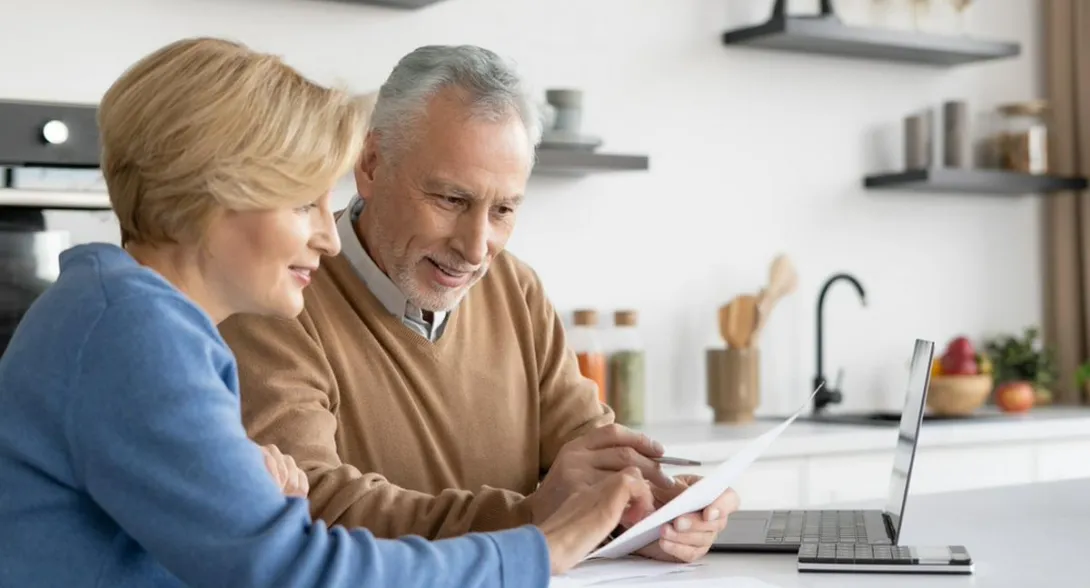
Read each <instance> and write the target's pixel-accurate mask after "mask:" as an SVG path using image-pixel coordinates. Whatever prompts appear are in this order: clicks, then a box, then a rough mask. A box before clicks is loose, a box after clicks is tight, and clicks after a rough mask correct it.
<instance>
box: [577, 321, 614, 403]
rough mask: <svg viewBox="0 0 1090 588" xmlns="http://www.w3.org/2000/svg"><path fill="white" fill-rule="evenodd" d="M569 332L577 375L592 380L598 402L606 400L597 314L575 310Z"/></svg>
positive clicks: (603, 355)
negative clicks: (596, 390) (575, 358)
mask: <svg viewBox="0 0 1090 588" xmlns="http://www.w3.org/2000/svg"><path fill="white" fill-rule="evenodd" d="M573 318H574V321H573V322H574V326H573V328H572V330H571V335H570V339H571V347H572V349H573V350H574V351H575V356H576V357H577V358H578V359H579V373H581V374H583V377H585V378H590V379H591V380H594V383H595V384H597V386H598V401H599V402H601V403H603V404H605V403H606V402H607V399H606V393H607V390H606V370H607V367H606V353H605V348H604V346H603V345H602V341H601V336H600V335H599V333H598V313H597V312H596V311H594V310H585V309H584V310H577V311H575V313H574V317H573Z"/></svg>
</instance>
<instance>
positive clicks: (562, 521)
mask: <svg viewBox="0 0 1090 588" xmlns="http://www.w3.org/2000/svg"><path fill="white" fill-rule="evenodd" d="M653 508H654V497H653V496H652V494H651V487H650V485H649V484H648V483H647V482H646V481H645V480H644V479H643V476H642V475H641V474H640V470H638V469H637V468H634V467H633V468H627V469H625V470H622V471H620V472H615V473H613V474H610V475H609V476H606V477H605V478H603V479H602V480H600V481H599V482H598V483H597V484H595V485H593V486H589V487H586V488H584V489H582V490H580V491H578V492H576V493H574V494H572V495H571V496H569V497H568V499H567V500H565V501H564V502H563V503H562V504H561V505H560V507H559V508H558V509H557V510H556V511H555V512H554V513H553V514H552V515H551V516H550V517H549V518H547V519H546V520H545V521H544V522H543V523H541V525H540V528H541V531H542V533H544V534H545V542H546V543H548V545H549V559H550V560H551V562H552V573H553V574H554V575H556V574H562V573H564V572H566V571H567V570H569V569H571V568H572V567H573V566H574V565H575V564H577V563H579V562H580V561H581V560H582V559H583V557H585V556H586V555H587V554H588V553H590V552H591V551H592V550H593V549H595V548H596V547H598V546H599V545H601V543H602V541H604V540H605V538H606V537H608V536H609V534H610V532H612V531H613V530H614V529H615V528H617V525H618V523H620V521H621V517H622V515H626V513H629V515H628V516H631V518H634V519H637V520H638V519H641V518H643V517H645V516H647V513H650V512H651V510H652V509H653ZM628 516H626V518H628Z"/></svg>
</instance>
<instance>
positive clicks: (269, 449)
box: [261, 445, 310, 498]
mask: <svg viewBox="0 0 1090 588" xmlns="http://www.w3.org/2000/svg"><path fill="white" fill-rule="evenodd" d="M261 453H262V455H264V456H265V468H266V469H268V470H269V474H271V475H272V477H273V481H275V482H276V485H277V486H279V487H280V491H281V492H283V493H284V495H285V496H295V497H297V498H306V497H307V492H308V491H309V490H310V483H309V482H308V481H307V475H306V474H305V473H303V470H301V469H299V466H297V465H295V460H294V459H292V457H291V456H290V455H284V454H283V453H280V449H279V448H278V447H277V446H275V445H262V446H261Z"/></svg>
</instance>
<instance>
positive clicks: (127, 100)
mask: <svg viewBox="0 0 1090 588" xmlns="http://www.w3.org/2000/svg"><path fill="white" fill-rule="evenodd" d="M368 114H369V104H368V102H367V100H366V99H365V98H358V97H354V96H352V95H350V94H348V93H347V92H344V91H339V90H334V89H329V88H325V87H322V86H319V85H317V84H315V83H313V82H310V81H308V80H307V79H305V78H304V77H303V76H302V75H301V74H300V73H299V72H297V71H296V70H294V69H292V68H291V67H289V66H288V65H286V64H284V63H283V61H281V59H280V58H278V57H276V56H274V55H269V54H264V53H258V52H255V51H253V50H251V49H249V48H247V47H246V46H244V45H242V44H239V43H235V42H231V41H226V40H222V39H213V38H203V37H202V38H192V39H184V40H181V41H177V42H174V43H171V44H170V45H167V46H165V47H163V48H161V49H159V50H157V51H155V52H154V53H152V54H150V55H148V56H146V57H144V58H143V59H141V60H140V61H139V62H137V63H136V64H135V65H133V66H132V67H131V68H129V69H128V70H127V71H126V72H125V73H124V74H123V75H122V76H121V77H120V78H119V79H118V80H117V81H116V82H114V84H113V85H112V86H111V87H110V89H109V90H108V91H107V92H106V94H105V96H103V98H102V101H101V104H100V105H99V110H98V125H99V133H100V136H101V142H102V161H101V166H102V172H103V176H104V177H105V180H106V186H107V190H108V191H109V194H110V203H111V205H112V206H113V209H114V213H115V214H116V215H117V218H118V221H119V223H120V225H121V242H122V244H125V243H128V242H133V243H145V244H163V243H181V242H192V241H200V240H201V237H202V235H203V234H204V232H205V231H206V230H207V229H208V227H209V225H210V224H211V222H212V220H213V219H214V217H215V215H216V214H217V213H218V212H221V211H223V210H224V209H227V210H259V209H272V208H280V207H289V206H301V205H303V204H307V203H310V202H313V201H315V200H317V199H319V198H320V197H321V196H322V195H324V194H325V193H326V192H327V191H328V190H329V189H330V188H331V187H332V186H333V184H334V183H335V182H336V181H337V180H338V179H339V178H340V177H341V176H342V175H344V174H345V173H346V172H348V170H349V169H351V167H352V165H353V163H354V162H355V161H356V160H357V158H358V157H359V155H360V152H361V150H362V148H363V140H364V135H365V133H366V128H367V117H368Z"/></svg>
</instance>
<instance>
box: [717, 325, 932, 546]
mask: <svg viewBox="0 0 1090 588" xmlns="http://www.w3.org/2000/svg"><path fill="white" fill-rule="evenodd" d="M934 352H935V344H934V343H933V342H931V341H925V340H922V339H917V340H916V343H915V348H914V350H913V352H912V362H911V365H910V367H909V374H908V390H907V393H906V394H905V403H904V410H902V411H901V423H900V426H899V429H898V435H897V446H896V448H895V450H894V454H893V473H892V476H891V477H890V481H889V494H888V497H887V501H886V504H885V508H884V509H882V510H877V509H875V510H826V509H811V510H738V511H735V512H734V513H732V514H731V515H730V519H729V520H728V522H727V528H726V529H724V530H723V532H722V533H720V534H719V536H718V537H717V538H716V540H715V542H714V543H713V544H712V547H711V551H719V552H731V551H735V552H736V551H748V552H756V551H772V552H777V551H778V552H784V551H786V552H798V550H799V546H800V545H801V544H802V543H803V542H806V543H838V544H855V545H872V546H887V545H888V546H895V545H897V539H898V536H899V534H900V531H901V519H902V516H903V515H904V509H905V501H906V499H907V498H908V484H909V479H910V478H911V476H912V464H913V462H914V461H915V458H916V441H917V438H918V437H919V434H920V424H921V423H922V422H923V412H924V401H925V400H926V397H927V387H928V384H929V383H930V381H931V360H932V357H933V356H934Z"/></svg>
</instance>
